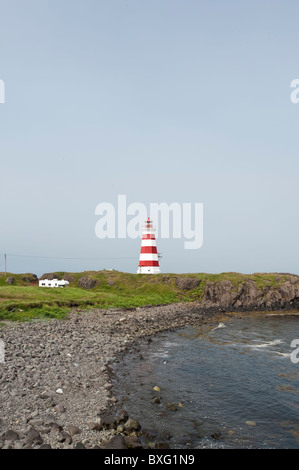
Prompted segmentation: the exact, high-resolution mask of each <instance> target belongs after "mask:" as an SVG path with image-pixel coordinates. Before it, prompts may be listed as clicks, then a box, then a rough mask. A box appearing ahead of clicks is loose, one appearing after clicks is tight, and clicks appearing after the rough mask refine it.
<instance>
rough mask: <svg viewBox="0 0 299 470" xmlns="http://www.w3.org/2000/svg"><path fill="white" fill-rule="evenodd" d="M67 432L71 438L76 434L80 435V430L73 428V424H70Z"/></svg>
mask: <svg viewBox="0 0 299 470" xmlns="http://www.w3.org/2000/svg"><path fill="white" fill-rule="evenodd" d="M67 429H68V432H69V434H70V435H71V436H72V437H73V436H75V435H76V434H81V432H82V430H81V429H79V428H78V427H77V426H74V425H73V424H70V425H69V426H68V427H67Z"/></svg>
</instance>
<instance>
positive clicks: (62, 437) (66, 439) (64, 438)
mask: <svg viewBox="0 0 299 470" xmlns="http://www.w3.org/2000/svg"><path fill="white" fill-rule="evenodd" d="M58 442H63V443H64V444H66V445H68V444H71V443H72V438H71V436H70V435H69V433H68V432H66V431H61V433H60V434H59V436H58Z"/></svg>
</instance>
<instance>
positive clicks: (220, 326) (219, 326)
mask: <svg viewBox="0 0 299 470" xmlns="http://www.w3.org/2000/svg"><path fill="white" fill-rule="evenodd" d="M218 328H226V325H225V323H219V325H218V326H215V328H213V329H212V331H214V330H218Z"/></svg>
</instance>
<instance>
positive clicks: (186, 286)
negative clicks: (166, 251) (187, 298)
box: [175, 277, 201, 290]
mask: <svg viewBox="0 0 299 470" xmlns="http://www.w3.org/2000/svg"><path fill="white" fill-rule="evenodd" d="M175 282H176V285H177V286H178V288H179V289H180V290H192V289H196V287H198V286H199V284H200V282H201V281H200V279H195V278H192V277H176V278H175Z"/></svg>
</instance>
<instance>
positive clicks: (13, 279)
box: [5, 277, 15, 286]
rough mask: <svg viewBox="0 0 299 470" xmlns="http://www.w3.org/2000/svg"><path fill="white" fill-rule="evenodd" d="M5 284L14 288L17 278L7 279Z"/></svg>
mask: <svg viewBox="0 0 299 470" xmlns="http://www.w3.org/2000/svg"><path fill="white" fill-rule="evenodd" d="M5 282H6V283H7V284H9V285H10V286H12V285H13V284H14V283H15V278H14V277H8V278H7V279H5Z"/></svg>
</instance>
